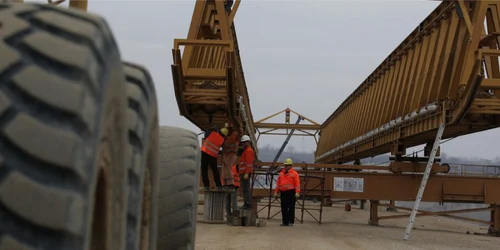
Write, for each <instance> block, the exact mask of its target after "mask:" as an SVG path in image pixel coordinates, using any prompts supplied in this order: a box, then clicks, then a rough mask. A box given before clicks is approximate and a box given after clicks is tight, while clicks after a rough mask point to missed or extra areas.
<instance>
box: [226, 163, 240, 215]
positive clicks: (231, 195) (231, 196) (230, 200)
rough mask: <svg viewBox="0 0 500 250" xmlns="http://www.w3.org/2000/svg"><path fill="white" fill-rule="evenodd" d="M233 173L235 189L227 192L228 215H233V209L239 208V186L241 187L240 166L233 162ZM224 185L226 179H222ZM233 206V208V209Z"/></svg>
mask: <svg viewBox="0 0 500 250" xmlns="http://www.w3.org/2000/svg"><path fill="white" fill-rule="evenodd" d="M231 173H232V174H233V179H234V191H231V192H228V193H226V215H227V216H231V215H232V211H233V210H235V209H237V206H238V193H237V192H238V188H239V187H240V174H239V172H238V167H237V165H236V164H233V166H232V167H231ZM222 185H225V181H224V179H222ZM231 208H232V210H231Z"/></svg>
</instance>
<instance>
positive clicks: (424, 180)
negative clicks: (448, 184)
mask: <svg viewBox="0 0 500 250" xmlns="http://www.w3.org/2000/svg"><path fill="white" fill-rule="evenodd" d="M444 127H445V122H444V121H443V122H442V123H441V125H439V129H438V132H437V135H436V139H435V140H434V145H433V146H432V151H431V155H430V156H429V161H427V166H426V168H425V173H424V176H423V178H422V182H421V183H420V188H419V189H418V193H417V198H416V199H415V203H413V209H412V210H411V215H410V221H409V222H408V224H407V225H406V230H405V235H404V237H403V240H408V238H409V237H410V232H411V229H412V228H413V223H414V222H415V217H416V216H417V211H418V207H419V206H420V201H421V200H422V196H423V195H424V190H425V186H426V185H427V180H429V175H430V173H431V169H432V164H433V163H434V158H435V157H436V152H437V149H438V147H439V144H440V143H441V137H442V136H443V132H444Z"/></svg>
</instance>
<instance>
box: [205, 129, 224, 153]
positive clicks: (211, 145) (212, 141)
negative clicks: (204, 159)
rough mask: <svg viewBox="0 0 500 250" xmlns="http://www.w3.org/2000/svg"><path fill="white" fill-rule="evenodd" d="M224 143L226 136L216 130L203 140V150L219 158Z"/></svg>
mask: <svg viewBox="0 0 500 250" xmlns="http://www.w3.org/2000/svg"><path fill="white" fill-rule="evenodd" d="M222 143H224V137H223V136H222V135H220V134H219V133H217V132H216V131H213V132H212V133H210V135H209V136H208V137H207V138H206V139H205V141H204V142H203V145H202V146H201V151H203V152H205V153H207V154H209V155H210V156H212V157H215V158H217V157H218V156H219V149H220V147H221V146H222Z"/></svg>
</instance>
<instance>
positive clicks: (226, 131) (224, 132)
mask: <svg viewBox="0 0 500 250" xmlns="http://www.w3.org/2000/svg"><path fill="white" fill-rule="evenodd" d="M220 132H221V133H222V134H223V135H224V136H227V134H228V133H229V130H227V128H222V129H221V130H220Z"/></svg>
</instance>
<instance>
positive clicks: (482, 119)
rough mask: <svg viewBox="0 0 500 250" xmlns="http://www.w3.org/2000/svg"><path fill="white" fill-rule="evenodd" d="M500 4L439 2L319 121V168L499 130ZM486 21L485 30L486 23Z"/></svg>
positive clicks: (497, 2)
mask: <svg viewBox="0 0 500 250" xmlns="http://www.w3.org/2000/svg"><path fill="white" fill-rule="evenodd" d="M499 5H500V2H499V1H445V2H442V3H441V4H440V5H439V6H438V7H437V8H436V9H435V10H434V11H433V12H432V13H431V14H430V15H429V16H428V17H427V18H426V19H425V20H424V21H423V22H422V23H421V24H420V25H419V26H418V27H417V28H416V29H415V30H414V31H413V32H412V33H411V34H410V35H409V36H408V37H407V38H406V39H405V40H404V41H403V42H402V43H401V44H400V45H399V46H398V47H397V48H396V49H395V50H394V51H393V52H392V53H391V54H390V55H389V56H388V57H387V58H386V60H385V61H384V62H382V64H380V66H379V67H378V68H377V69H376V70H375V71H374V72H373V73H372V74H371V75H370V76H369V77H368V78H367V79H366V80H365V81H364V82H363V83H362V84H361V85H360V86H359V87H358V88H357V89H356V90H355V91H354V93H352V94H351V95H350V96H349V97H348V98H347V99H346V100H345V101H344V102H343V103H342V105H341V106H340V107H339V108H338V109H337V110H336V111H335V112H334V113H333V114H332V115H331V116H330V117H329V118H328V119H327V120H326V121H325V122H324V123H323V125H322V131H321V137H320V139H319V143H318V148H317V150H316V161H317V162H320V163H344V162H348V161H351V160H356V159H360V158H364V157H369V156H375V155H378V154H382V153H387V152H391V153H392V154H394V155H402V154H404V153H405V149H406V148H408V147H412V146H416V145H420V144H425V143H428V142H429V141H433V139H434V137H435V134H436V130H437V128H438V126H439V123H440V121H442V119H446V123H447V125H446V130H445V133H444V136H443V137H444V138H449V137H455V136H460V135H465V134H469V133H474V132H478V131H482V130H487V129H491V128H495V127H498V126H499V125H498V124H499V120H498V118H499V116H498V115H499V114H500V99H499V98H500V92H497V90H498V89H499V88H500V69H499V62H498V56H499V55H500V50H499V39H498V37H499V35H500V19H499V16H500V6H499ZM485 23H486V25H485Z"/></svg>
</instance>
